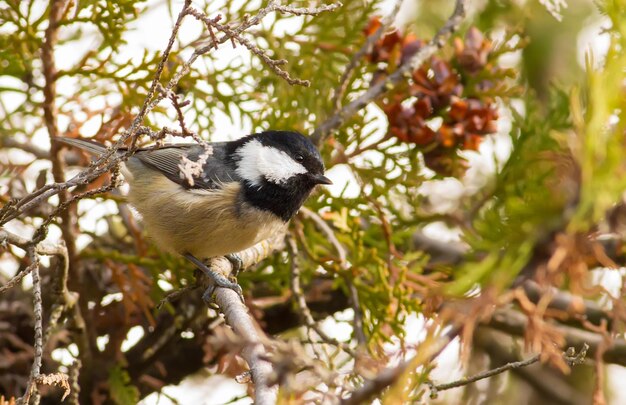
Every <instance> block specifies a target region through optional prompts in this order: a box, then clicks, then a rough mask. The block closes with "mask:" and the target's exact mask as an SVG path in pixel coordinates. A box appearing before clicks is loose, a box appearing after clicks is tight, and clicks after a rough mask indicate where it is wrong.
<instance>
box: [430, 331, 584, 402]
mask: <svg viewBox="0 0 626 405" xmlns="http://www.w3.org/2000/svg"><path fill="white" fill-rule="evenodd" d="M588 349H589V345H587V344H586V343H585V344H583V347H582V348H581V349H580V351H579V352H578V353H576V349H574V348H573V347H570V348H568V349H567V351H566V352H565V353H563V358H564V359H565V361H566V362H567V363H568V364H570V365H577V364H582V362H583V361H584V360H585V357H586V356H587V350H588ZM540 359H541V355H540V354H537V355H534V356H532V357H530V358H528V359H526V360H521V361H513V362H510V363H507V364H504V365H502V366H500V367H496V368H494V369H491V370H486V371H483V372H481V373H478V374H474V375H473V376H471V377H463V378H462V379H460V380H457V381H453V382H450V383H446V384H438V385H433V384H430V389H431V394H430V397H431V398H432V399H435V398H437V394H438V393H439V392H440V391H445V390H449V389H452V388H458V387H462V386H464V385H468V384H472V383H475V382H476V381H480V380H483V379H485V378H489V377H493V376H494V375H498V374H502V373H504V372H506V371H509V370H513V369H516V368H521V367H526V366H530V365H531V364H534V363H536V362H538V361H539V360H540Z"/></svg>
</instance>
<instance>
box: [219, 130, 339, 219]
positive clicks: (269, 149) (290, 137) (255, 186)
mask: <svg viewBox="0 0 626 405" xmlns="http://www.w3.org/2000/svg"><path fill="white" fill-rule="evenodd" d="M231 156H232V157H233V160H234V163H235V171H236V173H237V174H238V175H239V177H240V178H241V179H242V180H243V182H244V193H245V197H246V200H247V201H249V202H250V203H251V204H253V205H255V206H257V207H258V208H261V209H265V210H269V211H272V212H274V213H275V214H276V215H278V216H279V217H281V218H282V219H283V220H285V221H288V220H289V219H291V217H292V216H293V215H294V214H295V213H296V212H297V211H298V209H299V208H300V206H301V205H302V204H303V203H304V200H305V199H306V198H307V197H308V195H309V194H310V192H311V190H313V188H314V187H315V186H316V185H317V184H332V183H331V181H330V180H329V179H328V178H327V177H325V176H324V163H323V162H322V157H321V156H320V153H319V151H318V150H317V148H316V147H315V145H313V143H312V142H311V141H310V140H309V138H307V137H305V136H304V135H302V134H300V133H298V132H291V131H267V132H261V133H258V134H253V135H249V136H247V137H245V138H242V139H240V140H238V141H235V143H234V144H233V150H232V154H231Z"/></svg>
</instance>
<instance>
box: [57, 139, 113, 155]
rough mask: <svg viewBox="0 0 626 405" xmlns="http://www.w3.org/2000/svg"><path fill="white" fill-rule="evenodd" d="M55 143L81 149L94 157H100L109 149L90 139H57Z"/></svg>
mask: <svg viewBox="0 0 626 405" xmlns="http://www.w3.org/2000/svg"><path fill="white" fill-rule="evenodd" d="M55 141H57V142H61V143H64V144H66V145H70V146H75V147H77V148H79V149H82V150H84V151H87V152H89V153H92V154H94V155H99V154H101V153H103V152H104V151H105V150H106V149H107V147H106V146H104V145H102V144H101V143H98V142H96V141H92V140H90V139H78V138H61V137H57V138H55Z"/></svg>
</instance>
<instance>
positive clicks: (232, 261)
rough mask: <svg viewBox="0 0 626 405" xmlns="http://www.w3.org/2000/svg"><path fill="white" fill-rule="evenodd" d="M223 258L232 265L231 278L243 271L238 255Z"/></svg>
mask: <svg viewBox="0 0 626 405" xmlns="http://www.w3.org/2000/svg"><path fill="white" fill-rule="evenodd" d="M224 257H225V258H227V259H228V261H229V262H230V264H232V265H233V271H232V273H231V274H232V276H233V277H237V276H238V275H239V272H240V271H241V270H243V259H242V258H241V256H239V253H229V254H227V255H224Z"/></svg>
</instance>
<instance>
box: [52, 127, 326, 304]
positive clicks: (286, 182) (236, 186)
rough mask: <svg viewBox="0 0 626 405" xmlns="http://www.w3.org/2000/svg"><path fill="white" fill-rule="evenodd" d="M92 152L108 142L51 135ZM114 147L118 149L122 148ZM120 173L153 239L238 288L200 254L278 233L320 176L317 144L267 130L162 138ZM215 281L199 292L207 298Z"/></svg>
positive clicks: (232, 249) (231, 250)
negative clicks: (220, 138)
mask: <svg viewBox="0 0 626 405" xmlns="http://www.w3.org/2000/svg"><path fill="white" fill-rule="evenodd" d="M56 139H57V140H58V141H59V142H63V143H65V144H68V145H72V146H75V147H78V148H80V149H83V150H85V151H87V152H90V153H93V154H96V155H97V154H101V153H103V152H104V151H105V150H106V146H104V145H102V144H99V143H97V142H94V141H91V140H86V139H75V138H56ZM124 151H125V150H124V149H120V150H119V151H118V153H124ZM121 172H122V174H123V176H124V178H125V179H126V181H127V182H128V183H129V185H130V190H129V193H128V201H129V202H130V204H131V205H132V206H134V207H135V209H136V210H137V211H138V212H139V213H140V214H141V216H142V218H143V224H144V227H145V229H146V231H147V233H148V235H149V236H150V237H151V238H152V239H153V240H154V242H155V243H156V244H157V246H158V247H159V248H161V249H163V250H165V251H168V252H175V253H178V254H181V255H183V256H184V257H186V258H187V259H188V260H190V261H191V262H192V263H194V264H195V265H196V266H197V267H199V268H200V269H201V270H202V271H203V272H204V273H205V274H207V275H208V276H209V277H210V278H212V280H213V281H214V285H215V286H217V287H225V288H230V289H233V290H235V291H236V292H237V293H238V294H239V296H240V297H243V295H242V291H241V287H239V285H238V284H237V283H236V282H232V281H230V280H229V279H227V278H226V277H224V276H223V275H221V274H219V273H217V272H215V271H213V270H211V269H209V268H208V267H207V266H206V265H205V264H204V263H203V261H202V260H201V259H207V258H211V257H215V256H226V257H228V258H229V260H231V262H233V265H234V267H235V272H236V271H237V270H238V269H239V267H240V265H241V259H240V258H238V256H236V255H234V254H235V253H237V252H240V251H242V250H244V249H246V248H248V247H251V246H253V245H255V244H256V243H258V242H260V241H263V240H265V239H268V238H270V237H271V236H273V235H275V234H277V233H279V232H282V231H283V230H284V229H285V228H286V226H287V223H288V222H289V220H290V219H291V218H292V217H293V216H294V215H295V214H296V212H297V211H298V210H299V209H300V207H301V206H302V204H303V203H304V201H305V200H306V198H307V197H308V196H309V194H310V193H311V191H312V190H313V188H315V186H316V185H318V184H332V182H331V181H330V180H329V179H328V178H327V177H325V176H324V163H323V162H322V158H321V156H320V153H319V151H318V150H317V148H316V147H315V146H314V145H313V143H312V142H311V141H310V140H309V139H308V138H307V137H305V136H304V135H302V134H300V133H298V132H291V131H266V132H260V133H256V134H252V135H248V136H245V137H243V138H241V139H237V140H234V141H230V142H212V143H206V144H205V145H201V144H199V143H191V144H190V143H185V144H167V145H163V146H161V147H159V148H156V149H155V148H143V149H139V150H137V151H136V153H135V154H133V155H132V156H131V157H130V158H129V159H128V161H126V162H125V163H124V164H123V165H122V167H121ZM212 292H213V288H209V290H207V291H206V292H205V295H204V298H205V299H210V297H211V295H212Z"/></svg>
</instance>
